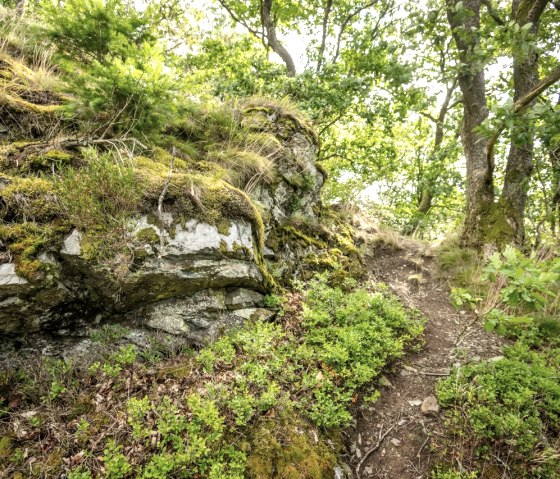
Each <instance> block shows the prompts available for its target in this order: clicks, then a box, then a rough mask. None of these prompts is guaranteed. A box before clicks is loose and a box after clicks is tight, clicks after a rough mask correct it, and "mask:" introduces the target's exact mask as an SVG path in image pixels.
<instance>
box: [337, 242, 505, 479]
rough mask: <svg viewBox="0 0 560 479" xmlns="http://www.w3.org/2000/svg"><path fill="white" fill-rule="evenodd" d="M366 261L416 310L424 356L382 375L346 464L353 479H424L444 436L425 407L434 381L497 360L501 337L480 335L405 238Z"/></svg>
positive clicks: (429, 258)
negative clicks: (421, 319)
mask: <svg viewBox="0 0 560 479" xmlns="http://www.w3.org/2000/svg"><path fill="white" fill-rule="evenodd" d="M366 261H367V266H368V270H369V272H370V274H371V276H372V279H373V280H374V281H378V282H383V283H385V284H386V285H387V286H388V287H389V288H390V290H391V291H392V292H393V293H394V294H396V295H397V296H398V297H399V298H400V300H401V301H402V302H403V303H404V304H405V305H406V306H407V307H409V308H416V309H418V310H420V311H421V312H422V313H423V315H424V316H425V317H426V319H427V323H426V328H425V336H424V340H425V345H424V347H423V348H422V349H421V351H419V352H416V353H411V354H409V355H407V356H405V358H404V359H403V361H401V362H400V363H399V364H397V366H396V367H395V369H394V371H393V372H392V373H391V374H387V375H386V376H385V377H384V378H383V380H382V382H381V385H382V389H381V398H380V399H379V400H378V401H377V402H376V403H374V404H372V405H371V406H370V407H369V408H367V409H362V410H360V411H358V417H357V420H356V423H355V428H354V429H353V430H352V433H351V435H350V437H349V439H348V445H349V449H350V452H351V458H349V460H348V461H349V463H350V465H351V467H352V470H353V471H354V473H355V477H356V478H357V479H366V478H367V479H370V478H371V479H426V478H429V477H430V470H431V468H432V466H433V462H434V460H435V457H434V454H433V453H431V449H432V445H433V444H435V443H437V442H438V441H441V440H442V439H443V437H444V427H443V426H444V423H443V413H442V411H439V412H436V411H435V410H434V409H438V407H439V406H435V407H434V404H433V403H432V404H431V405H430V404H429V403H430V399H429V398H430V397H433V396H435V385H436V383H437V381H438V380H439V379H441V378H442V377H445V376H447V375H449V372H450V370H451V369H452V368H453V367H454V366H460V365H461V364H465V363H467V362H472V361H480V360H481V359H484V358H492V357H497V356H499V355H500V351H501V349H502V346H503V344H504V339H503V338H500V337H499V336H498V335H496V334H492V333H487V332H485V331H484V329H483V325H482V322H481V321H480V320H479V319H477V316H476V315H475V314H474V313H473V312H471V311H467V310H465V311H457V310H456V309H455V308H454V307H453V306H452V304H451V302H450V299H449V286H448V285H447V284H446V282H445V280H444V278H442V276H441V273H440V271H439V268H438V264H437V260H436V258H435V257H434V255H433V253H432V252H431V251H430V249H429V248H427V247H426V246H425V245H423V244H420V243H416V242H413V241H408V240H403V242H402V243H401V244H400V245H399V247H396V248H378V249H376V250H375V251H372V252H371V254H370V255H369V256H367V257H366ZM433 399H435V398H433ZM425 400H426V402H424V401H425ZM423 402H424V404H423ZM426 407H427V409H428V410H426V411H424V412H423V411H422V410H423V409H426Z"/></svg>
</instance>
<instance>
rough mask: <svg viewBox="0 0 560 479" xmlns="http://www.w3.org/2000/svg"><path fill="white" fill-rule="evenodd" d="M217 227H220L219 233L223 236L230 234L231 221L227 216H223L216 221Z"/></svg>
mask: <svg viewBox="0 0 560 479" xmlns="http://www.w3.org/2000/svg"><path fill="white" fill-rule="evenodd" d="M216 227H217V228H218V233H220V234H221V235H222V236H229V233H230V230H231V222H229V221H228V220H227V219H225V218H221V219H219V220H218V221H217V222H216Z"/></svg>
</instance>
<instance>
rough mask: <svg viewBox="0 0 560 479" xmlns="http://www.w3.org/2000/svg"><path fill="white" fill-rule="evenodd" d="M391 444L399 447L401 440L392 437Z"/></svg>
mask: <svg viewBox="0 0 560 479" xmlns="http://www.w3.org/2000/svg"><path fill="white" fill-rule="evenodd" d="M391 444H393V446H396V447H399V446H400V445H401V440H400V439H397V438H396V437H394V438H393V439H391Z"/></svg>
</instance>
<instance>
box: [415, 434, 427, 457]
mask: <svg viewBox="0 0 560 479" xmlns="http://www.w3.org/2000/svg"><path fill="white" fill-rule="evenodd" d="M429 440H430V436H428V437H426V440H425V441H424V442H423V443H422V445H421V446H420V449H418V452H417V453H416V457H417V458H418V459H420V454H422V450H423V449H424V448H425V447H426V444H428V441H429Z"/></svg>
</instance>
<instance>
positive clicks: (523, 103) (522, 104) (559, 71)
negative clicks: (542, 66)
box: [486, 66, 560, 164]
mask: <svg viewBox="0 0 560 479" xmlns="http://www.w3.org/2000/svg"><path fill="white" fill-rule="evenodd" d="M558 80H560V66H558V67H556V68H555V69H554V70H552V72H550V74H549V75H548V76H547V77H545V78H543V79H542V80H541V81H539V82H538V83H537V84H536V85H535V87H534V88H533V89H532V90H531V91H530V92H529V93H527V94H526V95H524V96H522V97H521V98H520V99H519V100H517V101H516V102H515V103H514V104H513V114H514V115H517V114H519V113H520V112H522V111H523V110H524V109H525V108H527V107H528V106H529V105H531V103H532V102H533V101H534V100H535V99H536V98H538V97H539V96H540V95H541V94H542V93H544V92H545V91H546V90H547V89H548V88H549V87H551V86H552V85H554V84H555V83H556V82H557V81H558ZM505 127H506V122H505V121H503V122H502V123H501V124H500V125H499V126H498V129H497V130H496V131H495V132H494V134H493V135H492V136H491V137H490V139H489V140H488V143H487V144H486V158H487V160H488V162H489V164H493V163H494V147H495V146H496V142H497V141H498V138H500V135H501V134H502V132H503V131H504V129H505Z"/></svg>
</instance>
